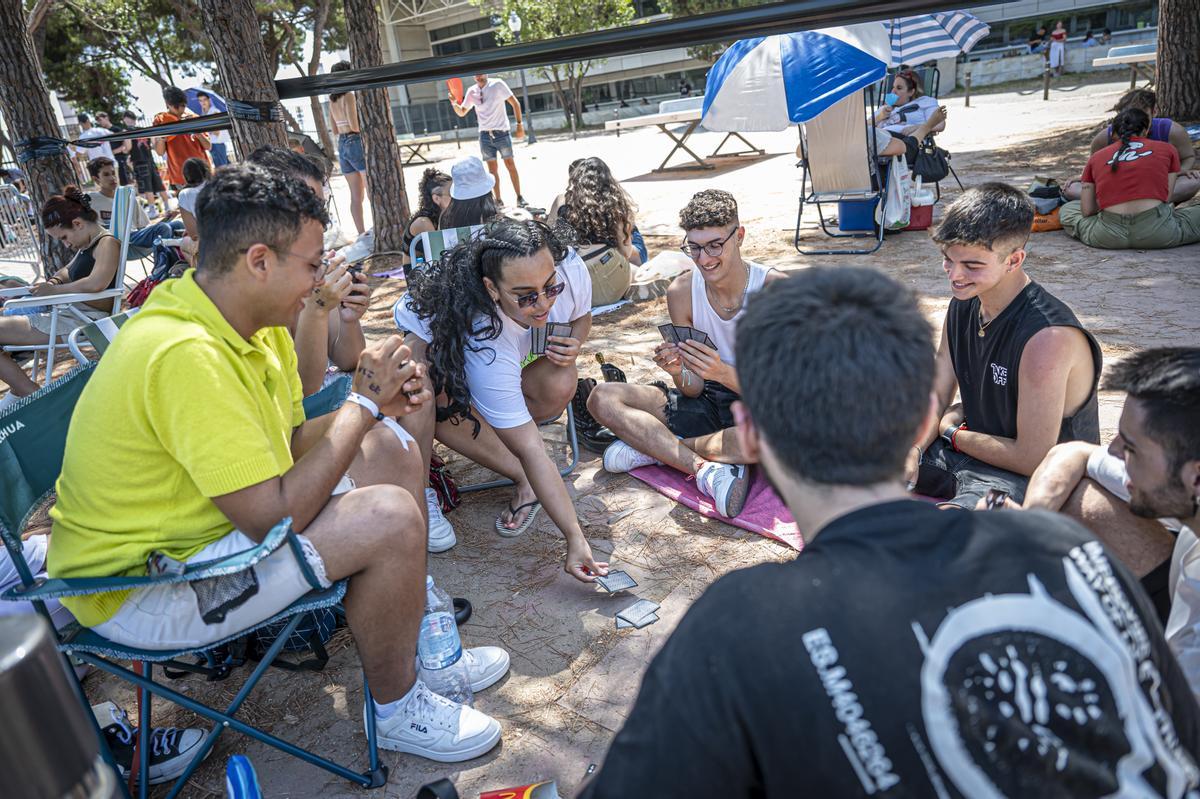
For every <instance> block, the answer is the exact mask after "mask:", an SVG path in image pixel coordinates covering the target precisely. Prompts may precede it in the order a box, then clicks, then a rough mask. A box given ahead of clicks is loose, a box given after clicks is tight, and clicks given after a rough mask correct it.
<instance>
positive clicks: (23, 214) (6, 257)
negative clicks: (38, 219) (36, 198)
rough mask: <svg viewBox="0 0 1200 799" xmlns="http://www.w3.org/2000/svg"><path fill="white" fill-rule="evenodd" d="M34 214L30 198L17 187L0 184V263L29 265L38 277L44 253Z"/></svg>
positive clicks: (40, 272)
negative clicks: (35, 225)
mask: <svg viewBox="0 0 1200 799" xmlns="http://www.w3.org/2000/svg"><path fill="white" fill-rule="evenodd" d="M32 213H33V209H32V206H30V204H29V198H28V197H26V196H25V195H23V194H21V193H20V192H18V191H17V189H16V187H15V186H10V185H5V186H0V263H3V262H10V263H19V264H28V265H29V266H31V267H33V273H34V277H37V276H39V275H41V274H42V253H41V245H40V240H39V239H38V236H37V231H36V230H35V229H34V226H33V223H32V222H31V221H30V220H31V214H32Z"/></svg>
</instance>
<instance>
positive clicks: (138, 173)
mask: <svg viewBox="0 0 1200 799" xmlns="http://www.w3.org/2000/svg"><path fill="white" fill-rule="evenodd" d="M133 179H134V180H135V181H136V182H137V190H138V194H158V193H159V192H160V191H165V189H164V188H163V182H162V176H161V175H159V174H158V170H157V169H155V168H154V167H153V166H151V165H150V164H147V163H146V162H144V161H143V162H140V163H138V162H135V163H134V165H133Z"/></svg>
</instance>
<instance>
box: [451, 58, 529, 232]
mask: <svg viewBox="0 0 1200 799" xmlns="http://www.w3.org/2000/svg"><path fill="white" fill-rule="evenodd" d="M505 103H508V104H509V105H511V106H512V110H513V115H514V116H515V117H516V118H517V132H516V136H517V138H518V139H523V138H525V126H524V124H522V122H521V104H520V103H518V102H517V98H516V97H514V96H513V93H512V89H510V88H508V84H507V83H505V82H504V81H502V80H500V79H499V78H489V77H488V76H487V75H476V76H475V83H474V84H473V85H472V86H471V88H469V89H467V92H466V94H465V95H463V99H462V102H461V103H460V102H458V100H456V99H455V98H454V94H453V93H451V94H450V105H451V107H452V108H454V113H456V114H458V115H459V116H460V117H465V116H466V115H467V114H469V113H470V112H471V109H472V108H474V109H475V116H476V118H477V120H478V122H479V151H480V153H481V155H482V157H483V161H484V163H486V164H487V165H488V169H489V170H491V173H492V177H494V178H495V179H496V185H495V186H494V187H493V188H492V191H493V193H494V194H495V195H496V204H497V205H502V201H501V199H500V164H499V162H498V161H497V158H503V159H504V166H505V167H507V168H508V176H509V177H510V178H511V179H512V184H513V191H515V192H516V193H517V205H519V206H521V207H522V208H524V207H525V206H526V204H527V203H526V202H525V198H524V197H523V196H521V177H520V175H518V174H517V165H516V163H515V162H514V161H513V148H512V137H511V136H510V135H509V132H508V111H507V110H506V109H505V107H504V104H505Z"/></svg>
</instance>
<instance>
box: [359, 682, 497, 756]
mask: <svg viewBox="0 0 1200 799" xmlns="http://www.w3.org/2000/svg"><path fill="white" fill-rule="evenodd" d="M371 712H374V708H372V709H371ZM366 713H367V708H366V706H364V707H363V724H364V725H365V724H366ZM375 731H376V734H377V737H378V741H379V746H380V747H381V748H383V749H390V750H391V751H393V752H407V753H408V754H410V755H420V756H421V757H425V758H429V759H430V760H436V761H437V762H439V763H459V762H462V761H463V760H471V759H472V758H476V757H479V756H480V755H482V754H484V753H485V752H488V751H490V750H491V749H492V747H494V746H495V745H496V744H498V743H499V742H500V722H498V721H496V720H495V719H494V718H492V717H491V716H489V715H487V714H486V713H481V712H479V711H478V710H475V709H474V708H472V707H468V706H467V705H460V704H458V703H457V702H451V701H450V700H449V699H446V698H444V697H441V696H438V695H437V694H435V693H434V692H433V691H431V690H429V688H428V687H427V686H426V685H425V683H423V682H421V680H417V682H416V685H415V686H414V687H413V692H412V694H411V695H410V696H409V697H408V701H407V702H405V703H404V704H403V705H401V706H400V707H399V708H398V709H397V710H396V712H395V713H393V714H392V715H391V716H389V717H388V718H386V719H381V718H379V717H378V716H376V717H375Z"/></svg>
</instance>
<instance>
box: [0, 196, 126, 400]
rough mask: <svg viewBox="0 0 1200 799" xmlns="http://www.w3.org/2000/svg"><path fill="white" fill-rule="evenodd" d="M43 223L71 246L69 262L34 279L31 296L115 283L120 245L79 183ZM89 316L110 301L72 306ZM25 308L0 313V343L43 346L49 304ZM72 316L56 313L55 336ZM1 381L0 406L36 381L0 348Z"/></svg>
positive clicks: (106, 311)
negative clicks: (45, 277)
mask: <svg viewBox="0 0 1200 799" xmlns="http://www.w3.org/2000/svg"><path fill="white" fill-rule="evenodd" d="M42 226H43V227H44V228H45V230H46V233H47V234H48V235H49V236H51V237H52V238H55V239H58V240H59V241H60V242H62V243H63V244H65V245H66V246H68V247H70V248H72V249H73V250H76V253H75V257H74V258H72V259H71V262H70V263H68V264H67V265H66V266H64V267H63V268H62V269H59V270H58V271H57V272H55V273H54V274H53V275H51V276H50V277H49V279H48V280H46V281H44V282H41V283H35V284H34V285H33V286H31V287H30V290H29V293H30V295H32V296H34V297H50V296H53V295H55V294H87V293H91V292H96V291H104V290H105V289H110V288H113V287H115V286H116V285H117V261H118V260H119V259H120V257H121V245H120V242H118V241H117V240H116V239H115V238H113V235H112V234H111V233H109V232H108V231H107V230H105V229H104V228H103V227H102V226H101V224H100V216H99V214H97V213H96V212H95V211H93V210H92V205H91V200H90V199H89V198H88V196H87V195H86V194H84V193H83V191H81V190H80V189H79V187H78V186H67V187H66V188H64V189H63V192H62V194H56V195H54V196H53V197H51V198H50V199H49V200H47V201H46V204H45V206H43V207H42ZM74 307H75V308H76V309H77V310H79V311H80V312H81V313H82V314H83V315H84V316H87V317H88V318H90V319H101V318H103V317H105V316H108V315H110V314H111V313H112V299H108V300H104V301H102V302H96V303H80V304H78V305H75V306H74ZM26 311H27V309H22V310H19V311H14V312H13V314H12V315H9V314H7V313H3V312H0V314H2V315H0V346H10V345H13V344H46V343H49V341H50V319H51V314H50V311H49V309H48V308H46V309H38V310H35V311H34V312H33V313H27V312H26ZM73 319H74V317H73V315H72V314H69V313H63V314H61V315H60V316H59V320H58V328H57V331H56V332H57V334H58V336H59V337H60V338H63V337H65V336H66V335H67V334H68V333H70V332H71V329H72V328H74V327H76V326H77V324H78V321H77V320H75V322H74V323H73V321H72V320H73ZM0 381H3V382H5V383H7V384H8V387H9V392H8V395H7V396H6V397H5V398H4V399H3V400H0V409H3V407H4V406H5V405H8V404H12V403H14V402H16V400H17V399H18V398H20V397H24V396H27V395H29V394H32V393H33V392H34V391H36V390H37V387H38V386H37V384H36V383H34V382H33V381H32V380H30V379H29V375H27V374H25V370H24V369H22V368H21V367H20V366H19V365H18V364H17V362H16V361H14V360H13V359H12V358H11V357H10V356H9V354H8V353H6V352H0Z"/></svg>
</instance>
